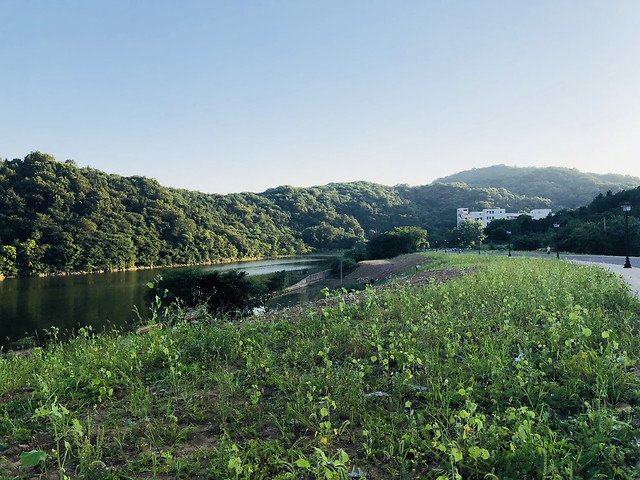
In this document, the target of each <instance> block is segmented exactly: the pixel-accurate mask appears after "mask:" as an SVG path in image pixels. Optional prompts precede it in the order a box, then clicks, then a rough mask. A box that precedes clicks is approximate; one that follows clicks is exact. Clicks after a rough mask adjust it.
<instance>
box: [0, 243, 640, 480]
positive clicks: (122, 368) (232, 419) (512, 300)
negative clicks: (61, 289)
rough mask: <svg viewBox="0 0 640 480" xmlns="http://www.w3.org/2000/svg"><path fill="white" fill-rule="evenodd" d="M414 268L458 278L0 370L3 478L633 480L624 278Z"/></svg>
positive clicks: (631, 358) (520, 269) (86, 346)
mask: <svg viewBox="0 0 640 480" xmlns="http://www.w3.org/2000/svg"><path fill="white" fill-rule="evenodd" d="M429 258H430V261H427V262H425V266H424V267H423V269H425V268H427V267H428V268H459V269H462V270H463V271H466V272H468V273H466V274H465V275H464V276H463V277H462V278H460V279H457V280H452V281H449V282H447V283H444V284H440V285H428V286H421V287H411V286H410V285H408V284H407V283H406V282H401V283H400V284H398V285H397V286H396V287H395V288H391V289H384V290H375V289H373V288H368V289H367V290H365V291H364V292H361V293H359V294H357V295H356V294H351V295H349V294H344V295H342V296H339V297H336V298H333V299H327V300H326V301H325V302H323V303H321V304H319V305H318V306H317V308H309V309H308V310H306V311H303V312H302V313H300V310H296V309H292V310H290V311H284V312H281V313H279V314H278V315H277V316H273V317H265V318H258V319H250V320H245V321H244V322H242V323H230V322H225V321H220V320H215V319H212V318H208V317H207V318H201V319H200V320H198V321H197V322H185V321H181V320H180V317H181V314H180V312H179V311H176V312H174V313H173V316H172V317H171V318H170V321H169V322H167V323H166V324H165V325H162V326H161V327H158V328H151V329H150V330H149V333H148V334H146V335H135V334H129V333H124V332H122V333H115V334H113V335H111V336H103V335H95V334H94V333H93V332H91V331H90V330H83V331H82V332H81V334H80V335H79V336H77V337H76V338H74V339H72V340H71V341H69V342H66V343H59V342H55V341H54V342H52V343H51V344H50V345H49V346H48V347H46V348H36V349H34V350H32V351H31V352H30V354H29V355H26V356H20V357H15V356H5V358H2V359H0V477H1V478H34V477H35V478H38V476H39V475H40V476H42V478H45V477H46V475H49V474H56V473H57V474H58V475H59V476H60V477H61V478H63V477H64V476H67V477H68V478H91V479H96V478H101V479H115V478H212V479H220V478H232V479H235V478H246V479H261V478H264V479H271V478H276V479H299V478H306V479H310V478H329V479H330V478H347V473H348V472H352V473H353V474H354V475H356V474H358V475H360V478H365V475H366V478H369V479H382V478H384V479H387V478H409V479H411V478H427V479H438V478H440V479H444V478H447V479H456V478H458V479H462V478H464V479H495V478H499V479H503V480H508V479H519V480H520V479H555V478H558V479H560V478H563V479H564V478H575V479H580V478H582V479H587V478H637V473H636V469H635V467H636V463H637V462H638V461H639V460H640V455H639V453H640V452H639V451H638V448H637V441H636V438H637V437H638V436H640V432H638V429H637V427H638V426H639V425H640V404H639V403H638V392H639V385H640V383H639V380H638V377H637V372H638V368H639V365H638V361H639V356H638V352H639V346H640V345H638V343H639V340H638V321H639V319H640V315H639V314H640V303H639V302H638V300H637V299H634V298H633V297H632V296H631V295H630V293H629V289H628V287H626V286H625V285H624V284H623V283H622V282H621V280H620V278H619V277H617V276H616V275H614V274H611V273H608V272H606V271H604V270H602V269H599V268H596V267H581V266H576V265H570V264H566V263H564V262H556V261H547V260H540V259H538V260H536V259H528V258H513V257H512V258H505V257H490V256H482V255H475V256H474V255H472V254H471V255H443V254H435V255H429ZM54 333H55V332H54ZM31 451H35V452H36V453H33V454H31V456H29V455H28V454H29V452H31ZM21 455H22V462H21ZM42 457H44V459H42ZM35 463H37V465H36V466H29V465H30V464H35Z"/></svg>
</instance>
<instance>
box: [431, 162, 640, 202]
mask: <svg viewBox="0 0 640 480" xmlns="http://www.w3.org/2000/svg"><path fill="white" fill-rule="evenodd" d="M433 183H434V184H435V183H445V184H450V183H465V184H467V185H468V186H469V187H474V188H504V189H506V190H508V191H510V192H511V193H513V194H515V195H522V196H526V197H542V198H547V199H549V200H550V201H551V205H552V207H551V208H553V210H554V211H556V210H561V209H565V208H566V209H574V208H578V207H580V206H583V205H586V204H588V203H589V202H591V201H592V200H593V198H594V197H596V196H597V195H598V194H600V193H606V192H607V191H609V190H610V191H611V192H612V193H616V192H619V191H620V190H627V189H632V188H635V187H637V186H639V185H640V177H634V176H631V175H620V174H614V173H609V174H604V175H601V174H597V173H584V172H581V171H579V170H577V169H575V168H563V167H509V166H507V165H493V166H491V167H483V168H474V169H472V170H464V171H462V172H458V173H454V174H453V175H449V176H446V177H442V178H438V179H437V180H435V181H434V182H433ZM496 206H498V205H496Z"/></svg>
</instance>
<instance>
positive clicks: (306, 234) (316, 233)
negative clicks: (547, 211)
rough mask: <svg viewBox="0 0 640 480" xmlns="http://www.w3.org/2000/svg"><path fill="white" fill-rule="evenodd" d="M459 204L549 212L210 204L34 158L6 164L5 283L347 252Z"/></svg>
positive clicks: (500, 200)
mask: <svg viewBox="0 0 640 480" xmlns="http://www.w3.org/2000/svg"><path fill="white" fill-rule="evenodd" d="M460 205H464V206H468V207H470V208H473V209H478V208H485V207H492V206H496V205H499V206H501V207H504V208H508V209H509V210H512V211H519V210H528V209H530V208H534V207H546V206H550V202H549V200H544V199H541V198H529V197H524V196H518V195H514V194H513V193H510V192H508V191H507V190H505V189H496V188H470V187H468V186H466V185H442V184H434V185H425V186H420V187H408V186H404V185H400V186H395V187H389V186H383V185H377V184H372V183H367V182H355V183H335V184H329V185H324V186H318V187H312V188H294V187H289V186H281V187H277V188H273V189H270V190H267V191H265V192H263V193H239V194H231V195H210V194H204V193H200V192H193V191H187V190H178V189H172V188H166V187H163V186H161V185H160V184H159V183H158V182H157V181H155V180H153V179H149V178H145V177H139V176H134V177H122V176H119V175H113V174H107V173H104V172H101V171H99V170H95V169H92V168H86V167H85V168H79V167H78V166H76V165H75V163H74V162H72V161H67V162H58V161H56V160H55V159H54V158H53V157H52V156H50V155H47V154H44V153H40V152H33V153H31V154H29V155H27V156H26V157H25V158H24V159H15V160H4V161H2V162H1V163H0V275H4V276H9V275H36V274H41V273H55V272H72V271H98V270H112V269H121V268H129V267H135V266H148V265H171V264H195V263H203V262H215V261H220V260H228V259H234V258H248V257H257V256H267V255H282V254H292V253H304V252H308V251H310V250H312V249H329V248H349V247H351V246H352V245H354V244H355V243H356V242H357V241H359V240H363V239H366V238H370V237H371V236H372V235H375V234H376V233H380V232H384V231H388V230H391V229H392V228H393V227H396V226H419V227H423V228H425V229H427V230H428V231H429V233H430V235H433V234H437V233H438V232H444V230H446V229H449V228H452V227H454V226H455V209H456V208H457V207H458V206H460Z"/></svg>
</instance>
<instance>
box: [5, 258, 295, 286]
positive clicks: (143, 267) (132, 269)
mask: <svg viewBox="0 0 640 480" xmlns="http://www.w3.org/2000/svg"><path fill="white" fill-rule="evenodd" d="M302 255H304V254H302ZM295 256H296V255H275V256H262V257H242V258H229V259H223V260H219V261H215V262H200V263H172V264H169V265H141V266H137V267H127V268H114V269H111V270H94V271H73V272H54V273H40V274H38V275H34V276H31V277H20V276H16V275H12V276H4V275H0V282H1V281H4V280H15V279H19V278H46V277H70V276H74V275H96V274H102V273H118V272H135V271H137V270H153V269H157V268H180V267H200V266H203V265H222V264H225V263H234V262H253V261H258V260H267V259H277V258H289V257H295Z"/></svg>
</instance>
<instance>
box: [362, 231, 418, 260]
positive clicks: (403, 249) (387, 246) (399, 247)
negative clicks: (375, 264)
mask: <svg viewBox="0 0 640 480" xmlns="http://www.w3.org/2000/svg"><path fill="white" fill-rule="evenodd" d="M428 247H429V242H427V231H426V230H424V229H422V228H418V227H396V228H394V229H393V230H392V231H390V232H385V233H382V234H380V235H378V236H377V237H374V238H372V239H371V241H370V242H369V243H368V245H367V253H368V257H369V258H392V257H397V256H398V255H402V254H405V253H413V252H417V251H419V250H422V249H425V248H428Z"/></svg>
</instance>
